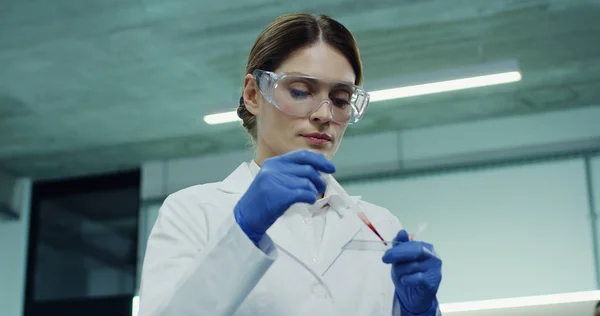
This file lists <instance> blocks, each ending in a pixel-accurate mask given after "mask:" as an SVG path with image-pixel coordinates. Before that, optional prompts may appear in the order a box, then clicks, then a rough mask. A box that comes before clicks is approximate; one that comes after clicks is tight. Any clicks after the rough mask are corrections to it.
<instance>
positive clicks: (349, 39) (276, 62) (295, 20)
mask: <svg viewBox="0 0 600 316" xmlns="http://www.w3.org/2000/svg"><path fill="white" fill-rule="evenodd" d="M320 41H323V42H324V43H327V44H329V45H330V46H331V47H333V48H335V49H337V50H338V51H339V52H340V53H341V54H342V55H344V56H345V57H346V59H347V60H348V62H349V63H350V65H352V68H353V70H354V75H355V76H356V80H355V84H356V85H360V84H361V83H362V62H361V60H360V53H359V51H358V45H357V44H356V41H355V39H354V37H353V36H352V33H350V31H348V29H346V27H344V26H343V25H342V24H340V23H339V22H337V21H336V20H334V19H332V18H331V17H329V16H326V15H311V14H307V13H295V14H286V15H283V16H280V17H279V18H277V19H276V20H275V21H273V22H271V23H270V24H269V25H268V26H267V27H266V28H265V29H264V30H263V31H262V33H260V35H259V36H258V38H257V39H256V41H255V42H254V46H253V47H252V50H251V51H250V55H249V56H248V63H247V65H246V74H252V73H253V72H254V70H256V69H261V70H266V71H275V70H276V69H277V68H278V67H279V66H280V65H281V64H282V63H283V62H284V61H285V60H286V59H287V58H288V57H289V56H290V55H291V54H292V53H294V52H295V51H297V50H299V49H302V48H306V47H309V46H311V45H314V44H317V43H318V42H320ZM237 115H238V116H239V118H241V119H242V124H243V126H244V128H245V129H246V130H247V131H248V133H249V134H250V135H251V136H252V138H253V139H256V137H257V132H256V117H254V115H253V114H252V113H250V111H248V109H246V105H245V104H244V97H243V95H242V97H241V98H240V104H239V106H238V109H237Z"/></svg>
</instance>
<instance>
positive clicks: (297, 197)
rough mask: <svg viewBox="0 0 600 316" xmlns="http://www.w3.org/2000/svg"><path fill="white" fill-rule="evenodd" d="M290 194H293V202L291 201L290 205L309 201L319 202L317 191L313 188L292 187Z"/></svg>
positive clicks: (309, 202)
mask: <svg viewBox="0 0 600 316" xmlns="http://www.w3.org/2000/svg"><path fill="white" fill-rule="evenodd" d="M289 195H291V196H292V199H293V200H292V203H290V205H292V204H294V203H308V204H315V202H317V193H316V191H313V190H307V189H300V188H299V189H291V190H289Z"/></svg>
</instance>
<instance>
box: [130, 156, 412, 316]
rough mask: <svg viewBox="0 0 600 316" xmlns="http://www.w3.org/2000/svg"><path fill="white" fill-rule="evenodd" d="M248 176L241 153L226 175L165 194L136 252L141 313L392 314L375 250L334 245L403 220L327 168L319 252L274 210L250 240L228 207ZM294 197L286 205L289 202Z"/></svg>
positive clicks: (388, 229)
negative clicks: (352, 191) (351, 192)
mask: <svg viewBox="0 0 600 316" xmlns="http://www.w3.org/2000/svg"><path fill="white" fill-rule="evenodd" d="M252 180H253V174H252V172H251V170H250V163H247V162H245V163H242V164H241V165H240V166H239V167H238V168H237V169H236V170H235V171H234V172H233V173H232V174H231V175H229V176H228V177H227V178H226V179H225V180H224V181H221V182H216V183H209V184H204V185H197V186H192V187H189V188H186V189H183V190H181V191H178V192H176V193H174V194H171V195H170V196H169V197H168V198H167V199H166V200H165V202H164V204H163V205H162V207H161V209H160V211H159V215H158V219H157V221H156V223H155V225H154V227H153V229H152V232H151V234H150V237H149V240H148V245H147V250H146V255H145V258H144V265H143V272H142V279H141V288H140V306H139V314H138V315H139V316H196V315H210V316H224V315H235V316H251V315H252V316H259V315H260V316H281V315H286V316H296V315H298V316H300V315H353V316H363V315H364V316H381V315H399V314H400V312H399V308H398V306H397V302H395V301H394V285H393V283H392V280H391V272H390V265H387V264H384V263H383V262H382V260H381V257H382V256H383V251H361V250H342V246H343V245H344V244H346V243H347V242H348V241H350V240H351V239H353V238H355V239H369V240H378V239H377V237H376V235H375V234H374V233H373V232H371V230H369V228H368V227H367V226H366V225H365V224H363V222H362V221H361V220H360V219H359V217H358V216H357V215H356V213H355V212H356V211H357V210H361V211H363V212H364V213H365V214H366V216H367V217H368V218H369V219H370V220H371V222H372V223H373V225H374V226H375V227H376V228H377V230H378V231H379V232H380V233H381V235H382V236H383V238H385V239H388V240H389V239H391V238H393V237H394V236H395V235H396V233H397V232H398V231H399V230H400V229H401V226H400V223H399V221H398V220H397V218H396V217H395V216H393V215H392V214H391V213H390V212H389V211H388V210H386V209H384V208H382V207H378V206H375V205H373V204H369V203H367V202H365V201H362V200H360V197H350V196H348V195H347V194H346V192H345V191H344V190H343V189H342V188H341V186H340V185H339V184H338V183H337V182H336V181H335V180H334V179H333V177H331V178H330V179H329V181H328V189H327V190H328V195H329V196H328V204H329V205H330V208H329V209H328V210H327V213H326V215H325V216H326V222H325V223H326V224H325V228H324V233H323V238H322V242H321V244H320V249H319V250H318V257H317V261H316V262H314V261H313V256H311V255H310V254H309V253H308V252H307V251H306V250H305V249H306V247H304V245H302V243H301V242H300V241H299V239H298V238H296V237H295V235H294V234H293V233H292V231H291V230H290V229H289V227H290V226H289V225H286V223H285V221H286V220H292V219H287V218H284V217H281V218H279V219H278V220H277V221H276V222H275V224H273V225H272V226H271V228H270V229H269V230H268V231H267V235H266V236H265V238H263V240H262V241H261V242H260V247H256V246H255V245H254V244H253V243H252V242H251V241H250V239H248V238H247V237H246V235H245V234H244V233H243V231H242V230H241V229H240V228H239V226H238V225H237V223H236V222H235V219H234V217H233V208H234V206H235V204H236V203H237V201H238V200H239V199H240V197H241V196H242V194H243V193H244V192H245V191H246V189H247V188H248V186H249V185H250V183H251V182H252ZM292 207H294V206H292Z"/></svg>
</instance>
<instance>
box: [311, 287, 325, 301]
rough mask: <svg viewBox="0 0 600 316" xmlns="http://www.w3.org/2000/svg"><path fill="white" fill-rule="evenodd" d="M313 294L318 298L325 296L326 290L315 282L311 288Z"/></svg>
mask: <svg viewBox="0 0 600 316" xmlns="http://www.w3.org/2000/svg"><path fill="white" fill-rule="evenodd" d="M312 292H313V294H314V295H315V296H316V297H318V298H327V296H328V295H327V290H326V289H325V287H324V286H323V285H321V284H315V285H313V288H312Z"/></svg>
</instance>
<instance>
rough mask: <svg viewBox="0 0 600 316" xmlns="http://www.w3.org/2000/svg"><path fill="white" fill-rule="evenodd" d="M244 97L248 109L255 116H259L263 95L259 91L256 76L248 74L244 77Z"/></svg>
mask: <svg viewBox="0 0 600 316" xmlns="http://www.w3.org/2000/svg"><path fill="white" fill-rule="evenodd" d="M242 96H243V97H244V104H246V109H248V111H249V112H250V113H252V114H254V115H255V116H258V113H259V112H260V111H259V110H260V107H259V102H258V101H259V100H260V98H261V97H262V95H261V94H260V91H259V90H258V85H257V84H256V80H255V79H254V76H253V75H251V74H247V75H246V77H244V92H243V93H242Z"/></svg>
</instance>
